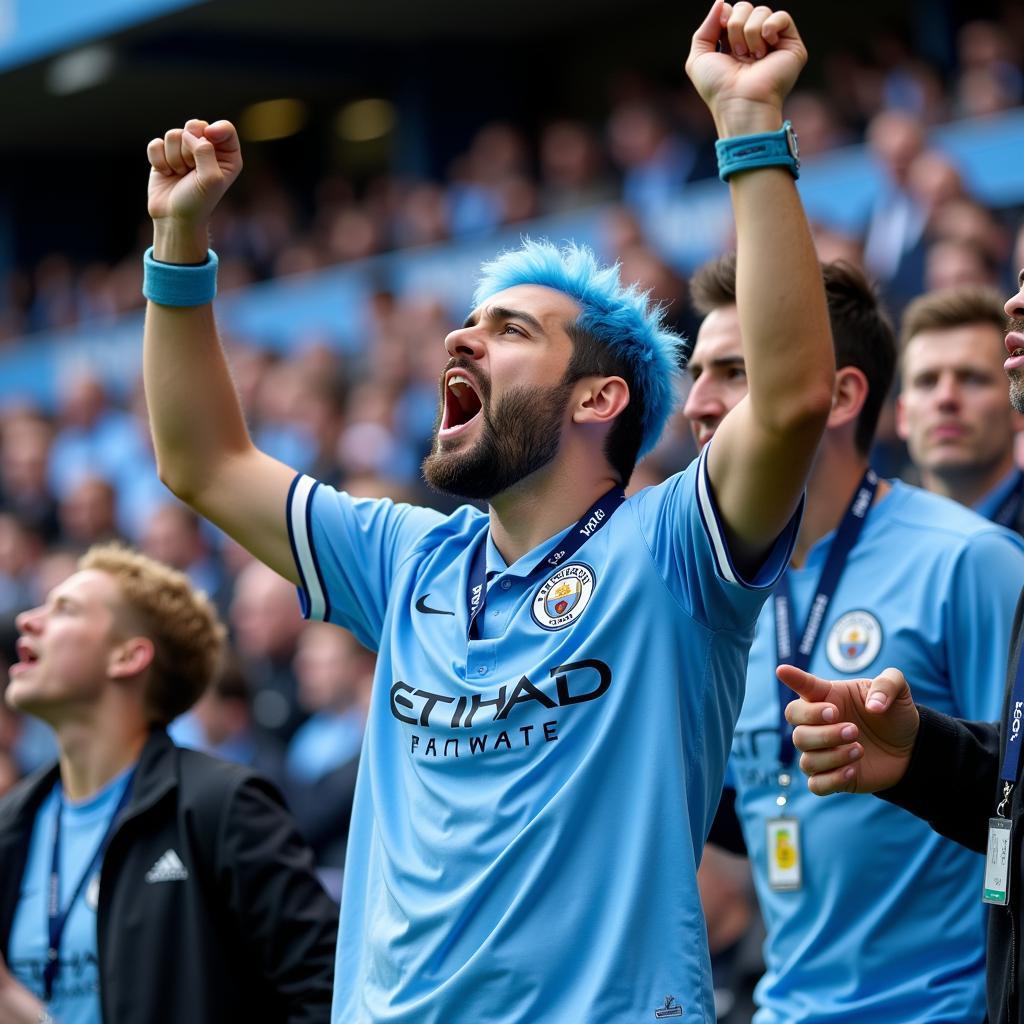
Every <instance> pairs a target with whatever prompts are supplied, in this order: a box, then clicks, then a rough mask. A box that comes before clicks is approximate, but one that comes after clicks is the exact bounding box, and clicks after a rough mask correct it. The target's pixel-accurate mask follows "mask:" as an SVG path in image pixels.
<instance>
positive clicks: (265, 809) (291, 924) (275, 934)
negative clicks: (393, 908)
mask: <svg viewBox="0 0 1024 1024" xmlns="http://www.w3.org/2000/svg"><path fill="white" fill-rule="evenodd" d="M56 779H57V767H56V766H54V767H52V768H50V769H46V770H42V771H40V772H37V773H36V774H35V775H33V776H31V777H29V778H28V779H25V780H24V781H23V782H22V783H20V784H19V785H18V786H17V787H15V789H13V790H12V791H11V792H10V793H8V794H7V796H6V797H4V799H3V800H2V801H0V949H2V951H3V954H4V956H5V957H6V956H7V952H8V945H9V942H10V936H11V927H12V923H13V920H14V914H15V910H16V908H17V902H18V894H19V889H20V885H21V878H22V874H23V872H24V868H25V861H26V858H27V856H28V847H29V840H30V838H31V834H32V826H33V823H34V820H35V815H36V811H37V809H38V808H39V806H40V804H41V803H42V802H43V800H44V799H45V798H46V796H47V794H48V793H49V792H50V791H51V790H52V788H53V785H54V783H55V781H56ZM119 821H120V824H119V825H118V826H117V831H116V832H115V834H114V836H113V838H112V840H111V842H110V846H109V847H108V849H107V852H106V855H105V856H104V859H103V866H102V870H101V874H100V893H99V907H98V910H97V946H98V950H99V976H100V1002H101V1006H102V1016H103V1022H104V1024H141V1022H146V1024H164V1022H166V1024H186V1022H187V1024H214V1022H217V1024H225V1022H234V1021H259V1022H260V1024H277V1022H281V1024H284V1022H288V1024H317V1022H321V1021H322V1022H324V1024H326V1022H328V1021H329V1020H330V1007H331V992H332V984H333V977H334V951H335V942H336V937H337V907H336V906H335V904H334V903H333V902H332V901H331V900H330V899H329V898H328V897H327V895H326V894H325V893H324V891H323V889H322V888H321V886H320V883H319V881H318V880H317V877H316V874H315V871H314V864H313V857H312V854H311V853H310V851H309V848H308V847H307V846H306V844H305V842H304V841H303V840H302V839H301V838H300V837H299V834H298V832H297V830H296V828H295V825H294V823H293V821H292V819H291V817H290V816H289V814H288V812H287V811H286V809H285V807H284V804H283V802H282V800H281V797H280V796H279V795H278V793H277V791H276V790H275V789H274V787H273V786H272V785H271V784H270V783H268V782H266V781H264V780H263V779H261V778H260V777H259V776H258V775H255V774H254V773H253V772H251V771H250V770H249V769H247V768H243V767H240V766H238V765H234V764H228V763H226V762H223V761H218V760H216V759H214V758H211V757H207V756H206V755H205V754H200V753H198V752H196V751H193V750H182V749H179V748H177V747H175V746H174V744H172V743H171V741H170V739H169V738H168V737H167V735H166V733H164V732H163V731H162V730H160V731H157V732H154V733H153V735H152V736H151V737H150V738H149V740H148V742H147V743H146V746H145V748H144V749H143V752H142V755H141V757H140V760H139V764H138V768H137V770H136V773H135V778H134V782H133V786H132V795H131V799H130V801H129V803H128V804H127V806H126V807H125V809H124V810H123V811H122V812H121V815H120V817H119ZM171 850H173V851H174V853H175V854H176V855H177V859H178V861H180V866H179V865H177V864H176V863H175V865H174V866H175V869H176V871H175V872H174V873H176V874H177V875H178V876H179V877H177V878H174V879H171V880H167V879H166V878H165V879H161V880H158V882H157V884H154V881H153V880H152V878H153V876H152V872H153V870H154V868H155V866H156V865H157V863H158V862H159V861H161V859H162V858H164V856H165V854H166V853H167V852H168V851H171ZM171 860H172V862H173V858H171ZM166 863H167V862H166V861H165V864H166ZM182 866H183V869H184V870H182ZM147 875H150V877H151V880H147ZM186 875H187V877H185V876H186Z"/></svg>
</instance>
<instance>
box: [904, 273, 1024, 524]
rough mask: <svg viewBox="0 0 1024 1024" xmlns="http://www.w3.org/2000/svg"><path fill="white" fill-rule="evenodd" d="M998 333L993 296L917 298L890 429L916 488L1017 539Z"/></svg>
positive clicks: (1019, 496) (1016, 493)
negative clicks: (916, 478)
mask: <svg viewBox="0 0 1024 1024" xmlns="http://www.w3.org/2000/svg"><path fill="white" fill-rule="evenodd" d="M1005 334H1006V313H1005V312H1004V311H1003V303H1002V300H1001V299H1000V298H999V294H998V293H997V292H995V291H993V290H992V289H990V288H979V287H973V286H972V287H961V288H949V289H946V290H945V291H939V292H931V293H930V294H928V295H922V296H920V297H919V298H917V299H915V300H914V301H913V302H912V303H911V304H910V305H909V306H908V307H907V310H906V312H905V313H904V314H903V323H902V330H901V333H900V342H901V352H900V377H901V390H900V396H899V398H898V400H897V404H896V429H897V431H898V433H899V435H900V437H902V438H903V440H904V441H906V442H907V447H908V448H909V450H910V457H911V458H912V459H913V461H914V464H915V465H916V466H917V468H918V470H919V471H920V474H921V485H922V486H923V487H926V488H927V489H928V490H929V491H934V492H935V493H936V494H943V495H945V496H946V497H947V498H952V499H953V500H954V501H958V502H960V504H961V505H967V506H968V507H969V508H973V509H974V510H975V511H976V512H978V513H979V514H980V515H983V516H985V518H986V519H991V520H992V521H993V522H996V523H999V524H1000V525H1001V526H1007V527H1009V528H1010V529H1012V530H1016V531H1017V532H1018V533H1024V473H1022V472H1021V471H1020V470H1019V469H1018V468H1017V465H1016V463H1015V461H1014V441H1015V439H1016V435H1017V431H1018V430H1020V429H1021V427H1022V425H1024V418H1022V417H1021V414H1020V413H1019V412H1017V411H1016V410H1015V409H1014V408H1013V406H1012V405H1011V404H1010V402H1009V400H1008V399H1007V397H1006V373H1005V372H1004V370H1003V360H1004V359H1005V358H1006V349H1005V347H1004V345H1003V338H1004V336H1005Z"/></svg>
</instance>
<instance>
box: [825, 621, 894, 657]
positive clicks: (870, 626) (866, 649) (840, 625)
mask: <svg viewBox="0 0 1024 1024" xmlns="http://www.w3.org/2000/svg"><path fill="white" fill-rule="evenodd" d="M881 649H882V626H881V623H880V622H879V621H878V619H876V618H875V617H874V615H872V614H871V612H867V611H863V610H859V611H855V612H847V613H846V614H845V615H841V616H840V617H839V618H838V619H836V621H835V624H834V625H833V626H832V628H831V629H830V630H829V634H828V641H827V643H826V644H825V654H826V656H827V657H828V660H829V662H830V663H831V665H832V667H833V668H834V669H836V670H837V671H839V672H860V671H862V670H863V669H865V668H867V667H868V665H870V664H871V662H873V661H874V660H875V658H877V657H878V652H879V651H880V650H881Z"/></svg>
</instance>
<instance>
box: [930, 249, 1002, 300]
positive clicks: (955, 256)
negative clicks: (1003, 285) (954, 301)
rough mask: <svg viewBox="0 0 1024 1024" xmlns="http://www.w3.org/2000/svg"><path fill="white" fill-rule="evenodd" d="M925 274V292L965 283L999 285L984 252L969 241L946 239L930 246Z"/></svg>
mask: <svg viewBox="0 0 1024 1024" xmlns="http://www.w3.org/2000/svg"><path fill="white" fill-rule="evenodd" d="M924 274H925V286H924V290H925V291H926V292H933V291H939V290H940V289H942V288H955V287H957V286H958V285H965V284H980V285H987V286H989V287H992V286H995V285H997V284H998V280H997V275H996V273H995V271H994V269H993V268H992V267H991V266H990V265H989V263H988V261H987V260H986V259H985V253H984V252H983V251H982V250H981V249H979V248H978V246H977V245H974V244H973V243H971V242H959V241H954V240H949V241H940V242H936V243H934V245H931V246H929V247H928V253H927V255H926V257H925V270H924Z"/></svg>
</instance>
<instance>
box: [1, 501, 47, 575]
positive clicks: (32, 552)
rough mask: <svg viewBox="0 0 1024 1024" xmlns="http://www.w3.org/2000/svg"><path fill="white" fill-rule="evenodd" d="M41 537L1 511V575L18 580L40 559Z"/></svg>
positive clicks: (41, 549)
mask: <svg viewBox="0 0 1024 1024" xmlns="http://www.w3.org/2000/svg"><path fill="white" fill-rule="evenodd" d="M42 551H43V543H42V539H41V538H40V536H39V535H38V534H37V533H35V532H34V531H33V530H30V529H29V528H28V527H26V526H25V525H24V524H23V523H21V522H19V520H18V519H17V518H16V517H15V516H12V515H9V514H7V513H4V512H3V511H0V575H6V576H10V577H11V578H12V579H18V578H20V577H21V576H23V575H24V574H25V573H26V572H27V571H28V570H29V569H30V568H31V567H32V566H33V565H34V564H35V563H36V562H37V561H38V559H39V558H40V556H41V555H42Z"/></svg>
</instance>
